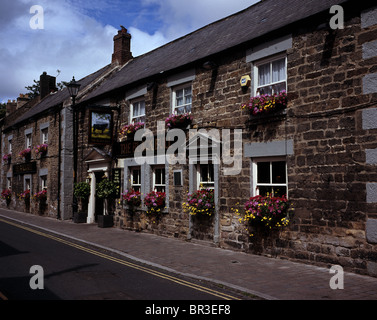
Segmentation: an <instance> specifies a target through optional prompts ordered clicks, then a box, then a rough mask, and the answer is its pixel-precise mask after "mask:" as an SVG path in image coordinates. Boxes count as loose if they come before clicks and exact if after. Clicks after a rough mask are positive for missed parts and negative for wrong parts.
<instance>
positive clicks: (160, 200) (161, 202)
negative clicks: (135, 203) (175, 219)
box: [144, 191, 166, 222]
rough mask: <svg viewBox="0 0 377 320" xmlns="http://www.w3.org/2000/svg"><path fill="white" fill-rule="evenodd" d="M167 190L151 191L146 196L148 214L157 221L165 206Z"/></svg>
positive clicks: (145, 202)
mask: <svg viewBox="0 0 377 320" xmlns="http://www.w3.org/2000/svg"><path fill="white" fill-rule="evenodd" d="M165 199H166V193H165V192H158V191H151V192H149V193H148V194H147V195H146V196H145V198H144V204H145V206H146V207H147V214H148V215H150V216H151V217H152V218H153V221H154V222H156V221H157V220H159V218H160V217H161V213H162V210H164V208H165Z"/></svg>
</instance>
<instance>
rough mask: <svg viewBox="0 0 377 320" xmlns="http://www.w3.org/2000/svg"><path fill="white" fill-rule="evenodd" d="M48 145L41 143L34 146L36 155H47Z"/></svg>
mask: <svg viewBox="0 0 377 320" xmlns="http://www.w3.org/2000/svg"><path fill="white" fill-rule="evenodd" d="M47 148H48V145H47V144H46V143H43V144H40V145H38V146H36V147H35V148H34V152H35V154H36V155H41V156H45V155H46V153H47Z"/></svg>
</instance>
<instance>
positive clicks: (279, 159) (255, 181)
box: [252, 157, 289, 198]
mask: <svg viewBox="0 0 377 320" xmlns="http://www.w3.org/2000/svg"><path fill="white" fill-rule="evenodd" d="M282 161H284V162H285V177H286V181H285V183H273V182H272V165H271V163H272V162H282ZM259 162H270V183H258V165H257V164H258V163H259ZM252 168H253V179H252V181H253V183H252V185H253V189H252V196H253V197H255V196H257V195H259V188H258V187H259V186H265V187H285V188H286V190H287V194H286V196H287V198H288V184H289V183H288V166H287V158H286V157H261V158H254V159H253V162H252Z"/></svg>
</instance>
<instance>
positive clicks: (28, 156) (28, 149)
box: [18, 148, 31, 160]
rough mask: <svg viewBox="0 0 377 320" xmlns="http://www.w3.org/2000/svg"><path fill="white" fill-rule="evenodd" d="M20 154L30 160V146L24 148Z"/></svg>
mask: <svg viewBox="0 0 377 320" xmlns="http://www.w3.org/2000/svg"><path fill="white" fill-rule="evenodd" d="M18 155H19V157H21V158H25V160H30V156H31V149H30V148H26V149H24V150H22V151H21V152H20V153H19V154H18Z"/></svg>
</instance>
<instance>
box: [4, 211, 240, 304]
mask: <svg viewBox="0 0 377 320" xmlns="http://www.w3.org/2000/svg"><path fill="white" fill-rule="evenodd" d="M0 221H1V222H4V223H7V224H9V225H12V226H14V227H17V228H20V229H23V230H26V231H29V232H32V233H34V234H37V235H39V236H42V237H45V238H49V239H52V240H55V241H58V242H60V243H63V244H65V245H68V246H70V247H73V248H76V249H79V250H82V251H85V252H88V253H91V254H93V255H96V256H98V257H101V258H104V259H107V260H110V261H113V262H116V263H119V264H122V265H124V266H127V267H129V268H133V269H136V270H140V271H143V272H145V273H148V274H151V275H153V276H155V277H159V278H162V279H165V280H169V281H172V282H175V283H177V284H180V285H183V286H186V287H189V288H192V289H195V290H198V291H201V292H204V293H207V294H209V295H212V296H215V297H218V298H221V299H224V300H240V299H239V298H236V297H233V296H231V295H228V294H225V293H222V292H219V291H216V290H212V289H209V288H206V287H203V286H200V285H197V284H195V283H192V282H189V281H186V280H183V279H179V278H176V277H173V276H170V275H168V274H165V273H162V272H159V271H156V270H153V269H150V268H147V267H143V266H140V265H137V264H134V263H131V262H128V261H125V260H122V259H119V258H115V257H112V256H110V255H107V254H105V253H102V252H99V251H96V250H93V249H89V248H86V247H84V246H81V245H79V244H76V243H74V242H71V241H68V240H64V239H62V238H59V237H56V236H53V235H51V234H47V233H44V232H41V231H38V230H36V229H32V228H29V227H26V226H23V225H21V224H18V223H14V222H11V221H8V220H4V219H1V218H0Z"/></svg>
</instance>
